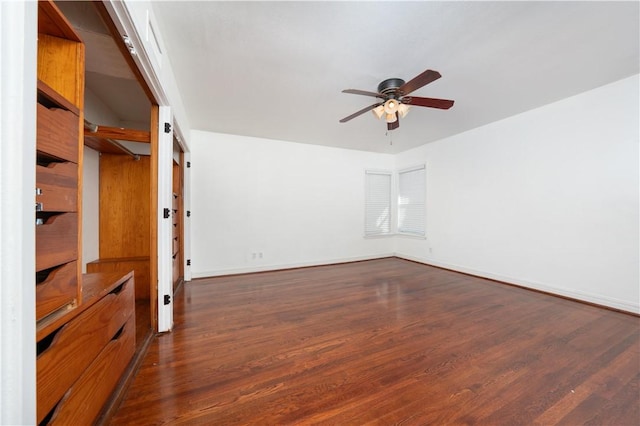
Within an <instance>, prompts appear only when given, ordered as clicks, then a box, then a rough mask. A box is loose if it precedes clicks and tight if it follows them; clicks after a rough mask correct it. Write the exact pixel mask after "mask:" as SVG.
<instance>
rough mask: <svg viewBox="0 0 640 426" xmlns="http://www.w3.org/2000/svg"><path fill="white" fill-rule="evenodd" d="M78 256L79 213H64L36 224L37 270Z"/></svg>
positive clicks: (69, 260)
mask: <svg viewBox="0 0 640 426" xmlns="http://www.w3.org/2000/svg"><path fill="white" fill-rule="evenodd" d="M77 258H78V214H77V213H63V214H59V215H55V216H52V217H50V218H49V219H48V220H47V221H46V222H45V223H44V224H42V225H39V226H36V271H41V270H43V269H47V268H52V267H54V266H58V265H61V264H63V263H66V262H71V261H73V260H76V259H77Z"/></svg>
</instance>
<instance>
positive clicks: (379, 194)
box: [364, 171, 391, 235]
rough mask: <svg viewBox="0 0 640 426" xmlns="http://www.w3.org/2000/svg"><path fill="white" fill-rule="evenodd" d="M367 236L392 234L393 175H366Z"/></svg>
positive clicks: (383, 173) (372, 173) (365, 225)
mask: <svg viewBox="0 0 640 426" xmlns="http://www.w3.org/2000/svg"><path fill="white" fill-rule="evenodd" d="M365 187H366V188H365V224H364V234H365V235H382V234H389V233H390V232H391V173H385V172H369V171H368V172H366V173H365Z"/></svg>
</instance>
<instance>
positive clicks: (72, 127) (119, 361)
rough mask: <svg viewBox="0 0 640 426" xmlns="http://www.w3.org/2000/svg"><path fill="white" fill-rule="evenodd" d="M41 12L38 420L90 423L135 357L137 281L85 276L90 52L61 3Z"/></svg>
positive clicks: (42, 5)
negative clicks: (87, 71)
mask: <svg viewBox="0 0 640 426" xmlns="http://www.w3.org/2000/svg"><path fill="white" fill-rule="evenodd" d="M38 5H39V7H38V83H37V90H38V98H37V99H38V105H37V134H36V138H37V141H36V150H37V152H36V161H37V165H36V188H35V210H36V211H35V226H36V231H35V234H36V262H35V264H36V270H35V274H36V321H37V323H36V340H37V345H36V346H37V361H36V372H37V378H36V380H37V390H36V394H37V420H38V423H39V424H91V423H93V422H94V421H95V420H96V418H97V417H98V416H99V414H100V413H101V411H102V409H103V407H104V405H105V403H106V401H107V400H108V399H109V398H110V395H111V394H112V392H113V391H114V389H115V388H116V386H117V385H118V383H119V382H120V379H121V377H122V375H123V373H124V371H125V369H126V368H127V366H128V365H129V363H130V362H131V359H132V356H133V354H134V351H135V333H136V326H135V282H134V275H133V272H126V273H123V272H118V273H111V274H108V273H106V274H85V275H82V274H81V264H82V259H81V253H82V250H81V236H82V229H81V217H82V211H81V206H82V200H81V191H80V188H81V187H82V158H83V146H84V141H83V128H84V114H83V105H84V45H83V43H82V40H81V39H80V37H78V35H77V34H76V33H75V31H74V30H73V28H72V27H71V25H70V24H69V23H68V22H67V20H66V19H65V17H64V16H63V15H62V13H61V12H60V11H59V9H58V8H57V7H56V5H55V4H54V3H53V2H52V1H39V3H38Z"/></svg>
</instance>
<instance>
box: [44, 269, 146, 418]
mask: <svg viewBox="0 0 640 426" xmlns="http://www.w3.org/2000/svg"><path fill="white" fill-rule="evenodd" d="M133 287H134V286H133V280H128V281H127V282H125V283H123V284H122V286H120V287H118V288H117V289H115V290H114V291H113V292H111V293H109V294H108V295H106V296H105V297H103V298H102V299H101V300H100V301H99V302H97V303H96V304H95V305H93V306H92V307H90V308H89V309H87V310H86V311H85V312H83V313H82V314H80V315H79V316H78V317H76V318H74V319H73V320H72V321H70V322H69V323H67V324H66V325H65V326H63V327H62V328H60V329H59V330H58V331H57V333H56V334H55V336H54V338H53V341H52V343H51V345H50V346H49V347H48V348H47V349H45V350H44V351H43V352H42V353H41V354H39V355H38V358H37V361H36V370H37V378H38V385H37V401H38V416H37V417H38V423H40V421H41V420H42V419H43V418H44V417H45V416H46V415H47V414H48V413H49V412H50V411H51V409H52V408H53V407H54V406H55V405H56V404H57V403H58V401H60V399H61V398H62V396H63V395H64V394H65V393H66V392H67V391H68V390H69V388H70V387H71V385H72V384H73V383H74V382H75V381H76V380H77V379H78V378H79V377H80V375H81V374H82V373H83V371H84V370H85V369H86V368H87V367H88V366H89V365H90V364H91V363H92V362H93V361H94V360H95V358H96V356H97V355H98V354H99V353H100V352H102V350H103V349H104V348H105V346H106V345H107V344H108V343H109V341H111V340H112V339H113V338H114V336H115V335H116V334H117V333H118V330H120V328H121V327H122V326H123V325H124V323H125V322H126V321H127V320H128V319H129V318H130V317H131V316H132V315H133V312H134V303H135V302H134V299H133V295H134V293H133V291H134V288H133ZM54 333H55V332H54Z"/></svg>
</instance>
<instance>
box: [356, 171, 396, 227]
mask: <svg viewBox="0 0 640 426" xmlns="http://www.w3.org/2000/svg"><path fill="white" fill-rule="evenodd" d="M371 175H374V176H387V177H388V178H389V182H388V183H389V188H388V200H387V206H386V208H387V211H388V214H387V216H388V217H387V219H386V222H387V230H386V231H382V232H371V231H370V227H369V226H368V225H369V222H370V219H371V218H370V211H369V208H370V205H371V203H370V202H369V194H370V192H369V184H370V181H369V179H368V177H369V176H371ZM394 210H395V209H394V174H393V172H392V171H389V170H369V169H367V170H365V182H364V230H363V231H364V237H365V238H379V237H387V236H392V235H394V225H395V222H394Z"/></svg>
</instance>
